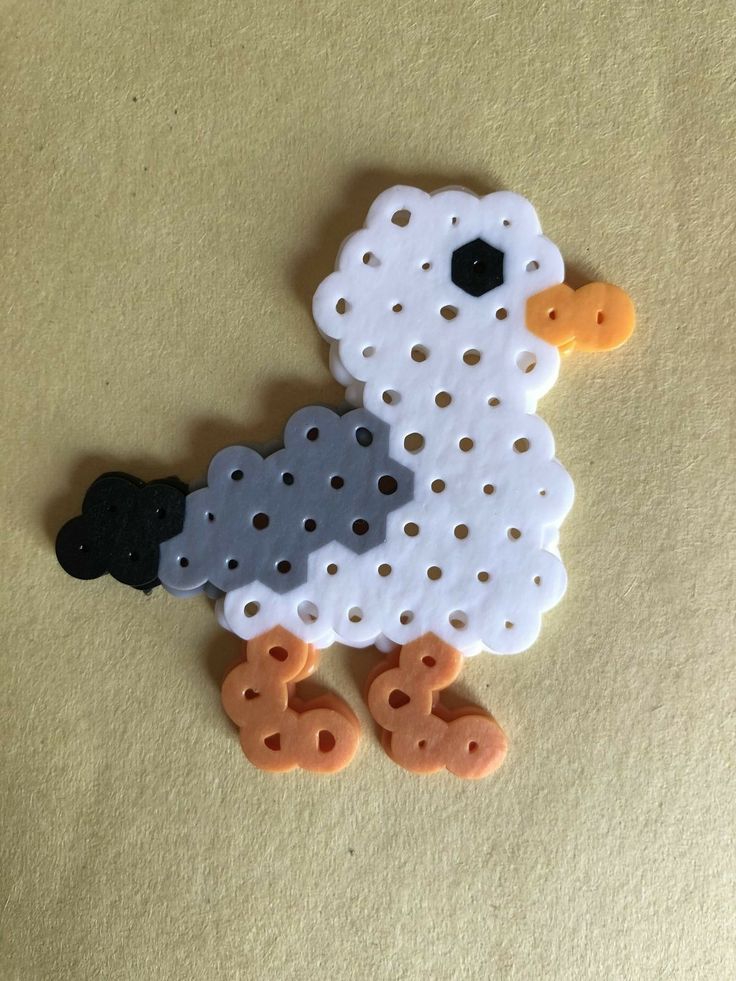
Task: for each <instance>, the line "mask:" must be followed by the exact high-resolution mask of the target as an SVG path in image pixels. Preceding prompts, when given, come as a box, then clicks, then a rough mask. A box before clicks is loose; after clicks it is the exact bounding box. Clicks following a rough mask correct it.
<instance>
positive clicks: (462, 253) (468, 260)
mask: <svg viewBox="0 0 736 981" xmlns="http://www.w3.org/2000/svg"><path fill="white" fill-rule="evenodd" d="M451 272H452V281H453V283H454V284H455V286H458V287H460V289H461V290H464V291H465V292H466V293H470V295H471V296H483V294H484V293H489V292H490V291H491V290H495V289H496V287H497V286H500V285H501V284H502V283H503V252H501V251H500V250H499V249H496V248H494V247H493V246H492V245H489V244H488V242H484V241H483V239H482V238H476V239H474V240H473V241H472V242H468V243H467V244H466V245H461V246H460V248H459V249H455V251H454V252H453V253H452V270H451Z"/></svg>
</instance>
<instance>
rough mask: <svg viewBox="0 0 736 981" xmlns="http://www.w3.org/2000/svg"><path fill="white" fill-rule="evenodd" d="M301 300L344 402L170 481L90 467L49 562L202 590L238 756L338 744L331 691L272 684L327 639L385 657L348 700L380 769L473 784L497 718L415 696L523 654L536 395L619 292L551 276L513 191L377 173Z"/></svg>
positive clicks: (591, 342) (549, 569)
mask: <svg viewBox="0 0 736 981" xmlns="http://www.w3.org/2000/svg"><path fill="white" fill-rule="evenodd" d="M313 312H314V319H315V322H316V324H317V327H318V329H319V331H320V333H321V334H322V336H323V337H324V338H325V339H326V340H327V341H328V343H329V344H330V367H331V370H332V373H333V375H334V376H335V378H336V379H337V380H338V381H339V382H340V383H341V384H343V385H344V386H345V390H346V396H347V400H348V402H349V403H351V404H352V405H354V406H355V408H354V409H351V410H349V411H347V412H344V413H343V414H339V413H337V412H333V411H331V410H330V409H327V408H324V407H315V406H313V407H309V408H305V409H301V410H300V411H298V412H297V413H296V414H295V415H294V416H292V418H291V419H290V420H289V422H288V423H287V425H286V429H285V433H284V438H283V448H282V449H279V450H277V451H276V452H273V453H270V454H269V455H263V454H261V453H259V452H257V451H256V450H255V449H253V448H248V447H244V446H230V447H228V448H226V449H224V450H221V451H220V452H219V453H218V454H217V455H216V456H215V457H214V459H213V460H212V462H211V464H210V467H209V470H208V473H207V475H206V480H204V481H200V482H199V483H198V484H196V485H194V486H196V488H197V489H192V490H191V491H190V492H189V493H187V486H186V485H185V484H184V483H182V482H181V481H179V480H177V479H176V478H166V479H165V480H162V481H155V482H151V483H148V484H144V483H143V482H142V481H139V480H137V479H136V478H134V477H131V476H129V475H125V474H117V473H116V474H105V475H103V476H102V477H100V478H98V480H96V481H95V482H94V483H93V484H92V486H91V487H90V489H89V491H88V492H87V495H86V497H85V500H84V503H83V505H82V513H81V515H79V516H78V517H76V518H73V519H72V520H71V521H70V522H68V523H67V524H66V525H65V526H64V528H62V530H61V531H60V532H59V535H58V538H57V555H58V558H59V561H60V563H61V565H62V566H63V567H64V569H65V570H66V571H67V572H69V573H70V574H71V575H73V576H76V577H77V578H80V579H91V578H96V577H98V576H101V575H103V574H104V573H106V572H109V573H110V574H111V575H112V576H113V577H114V578H115V579H117V580H118V581H120V582H122V583H126V584H128V585H131V586H134V587H136V588H138V589H143V590H150V589H151V588H153V587H154V586H155V585H157V584H158V583H159V582H160V583H162V584H163V586H164V588H165V589H166V590H168V591H169V592H170V593H173V594H174V595H177V596H191V595H195V594H198V593H200V592H205V593H206V594H207V595H209V596H211V597H213V598H215V600H216V613H217V616H218V619H219V622H220V623H221V624H222V626H223V627H225V628H226V629H227V630H230V631H232V632H233V633H235V634H237V635H238V636H239V637H241V638H243V640H244V641H245V642H246V643H245V651H244V661H243V663H242V664H241V665H240V666H239V667H236V668H234V669H233V671H232V672H231V673H230V674H229V675H228V676H227V678H226V680H225V683H224V685H223V703H224V707H225V710H226V712H227V713H228V715H229V716H230V717H231V719H232V720H233V721H234V722H235V723H236V724H237V725H238V727H239V728H240V733H241V742H242V746H243V750H244V752H245V754H246V755H247V756H248V758H249V759H250V760H251V762H253V763H254V764H255V765H256V766H258V767H261V768H262V769H266V770H274V771H283V770H289V769H292V768H294V767H303V768H305V769H309V770H314V771H320V772H334V771H335V770H338V769H340V768H342V767H343V766H345V765H346V764H347V763H348V762H349V761H350V760H351V759H352V757H353V755H354V752H355V749H356V746H357V741H358V723H357V720H356V718H355V716H354V715H353V713H352V712H351V710H350V709H349V708H348V707H347V705H345V703H344V702H342V701H341V700H340V699H338V698H337V697H336V696H329V697H326V698H323V699H320V700H317V701H316V702H314V701H313V702H311V703H302V702H300V701H299V700H298V698H297V696H296V693H295V685H296V683H297V682H298V681H299V680H301V679H302V678H304V677H306V676H307V675H308V674H309V673H311V671H313V670H314V667H315V666H316V663H317V652H318V651H319V650H321V649H324V648H325V647H328V646H329V645H330V644H332V643H334V642H335V641H339V642H341V643H343V644H346V645H348V646H350V647H367V646H369V645H375V646H376V647H377V648H378V649H379V650H380V651H382V652H383V653H385V654H386V655H387V659H386V661H385V662H384V663H383V664H381V665H380V666H379V667H378V668H377V669H376V671H374V672H373V674H372V676H371V678H370V680H369V685H368V689H367V693H366V697H367V702H368V707H369V709H370V712H371V714H372V715H373V717H374V719H375V720H376V722H377V724H378V726H379V727H380V730H381V732H382V734H383V735H382V741H383V745H384V747H385V749H386V751H387V753H388V754H389V756H390V757H391V758H392V759H393V760H394V761H395V762H396V763H398V764H399V765H401V766H404V767H406V768H407V769H410V770H413V771H415V772H418V773H430V772H435V771H437V770H443V769H447V770H449V771H450V772H452V773H454V774H456V775H458V776H461V777H471V778H478V777H482V776H485V775H486V774H488V773H490V772H491V771H492V770H494V769H496V768H497V767H498V766H499V765H500V763H501V762H502V761H503V758H504V755H505V753H506V739H505V737H504V735H503V732H502V730H501V728H500V727H499V726H498V724H497V723H496V722H495V720H493V718H492V717H491V716H490V715H488V713H487V712H485V711H484V710H482V709H480V708H475V707H470V706H468V707H464V708H460V709H454V710H452V711H450V710H448V709H446V708H444V707H443V706H442V704H441V702H440V701H439V693H440V691H441V690H442V689H444V688H446V687H447V686H448V685H450V683H451V682H452V681H453V680H454V679H455V677H456V676H457V675H458V673H459V672H460V669H461V665H462V659H463V656H469V655H473V654H477V653H478V652H479V651H481V650H488V651H491V652H492V653H495V654H513V653H516V652H519V651H522V650H525V649H526V648H527V647H529V646H530V645H531V644H532V643H533V642H534V640H535V639H536V637H537V635H538V633H539V629H540V625H541V618H542V614H543V613H544V612H545V611H546V610H549V609H550V608H551V607H552V606H554V605H555V604H556V603H557V602H559V600H560V599H561V597H562V595H563V593H564V591H565V585H566V576H565V569H564V566H563V564H562V561H561V558H560V553H559V548H558V545H559V531H560V526H561V524H562V522H563V520H564V518H565V516H566V515H567V513H568V511H569V510H570V507H571V505H572V501H573V484H572V480H571V479H570V476H569V475H568V474H567V472H566V471H565V470H564V468H563V467H562V465H561V464H560V463H559V462H558V461H557V459H556V458H555V445H554V440H553V438H552V433H551V432H550V430H549V428H548V427H547V425H546V424H545V423H544V422H543V421H542V420H541V418H540V417H539V416H537V415H536V407H537V402H538V400H539V399H540V398H541V396H542V395H544V394H545V393H546V392H547V391H549V389H550V388H551V387H552V385H553V384H554V382H555V380H556V378H557V374H558V370H559V366H560V355H561V354H569V353H570V352H572V351H574V350H575V351H606V350H610V349H613V348H615V347H617V346H619V345H620V344H623V343H624V341H626V340H627V338H628V337H629V335H630V334H631V332H632V330H633V328H634V309H633V305H632V303H631V300H630V299H629V297H628V296H627V295H626V294H625V293H624V292H623V291H622V290H620V289H618V288H617V287H615V286H611V285H609V284H604V283H592V284H589V285H587V286H584V287H582V288H580V289H578V290H576V291H574V290H572V289H571V288H570V287H569V286H567V285H565V284H564V266H563V261H562V257H561V255H560V253H559V251H558V249H557V248H556V246H555V245H553V243H552V242H551V241H550V240H549V239H547V238H545V237H544V236H543V235H542V232H541V227H540V225H539V221H538V219H537V215H536V213H535V211H534V209H533V208H532V206H531V205H530V204H529V202H528V201H526V200H525V199H524V198H523V197H520V196H519V195H517V194H512V193H508V192H499V193H495V194H488V195H486V196H484V197H477V196H476V195H474V194H472V193H470V192H469V191H465V190H461V189H447V190H442V191H438V192H436V193H434V194H427V193H425V192H423V191H420V190H418V189H416V188H412V187H393V188H391V189H389V190H387V191H385V192H384V193H383V194H381V195H380V196H379V197H378V198H377V200H376V201H375V202H374V204H373V206H372V207H371V209H370V211H369V214H368V217H367V220H366V224H365V227H364V228H362V229H361V230H360V231H358V232H356V233H355V234H353V235H351V236H350V237H349V238H348V239H347V240H346V242H345V243H344V244H343V246H342V248H341V250H340V254H339V257H338V262H337V269H336V271H335V272H334V273H333V274H332V275H330V276H328V278H327V279H326V280H325V281H324V282H323V283H322V284H321V285H320V286H319V288H318V290H317V292H316V295H315V297H314V304H313Z"/></svg>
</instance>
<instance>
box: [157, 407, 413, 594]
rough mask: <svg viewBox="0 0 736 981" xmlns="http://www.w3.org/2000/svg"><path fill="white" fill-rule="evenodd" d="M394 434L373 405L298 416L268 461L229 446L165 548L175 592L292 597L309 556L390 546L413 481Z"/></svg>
mask: <svg viewBox="0 0 736 981" xmlns="http://www.w3.org/2000/svg"><path fill="white" fill-rule="evenodd" d="M388 439H389V428H388V426H387V425H386V423H385V422H382V421H381V420H379V419H377V418H376V417H375V416H374V415H372V414H371V413H370V412H368V411H367V410H366V409H354V410H352V411H350V412H347V413H346V414H345V415H342V416H340V415H338V414H337V413H335V412H333V411H332V410H330V409H327V408H324V407H322V406H308V407H307V408H304V409H300V410H299V411H298V412H296V413H295V414H294V415H293V416H292V417H291V419H290V420H289V421H288V423H287V424H286V429H285V431H284V446H283V448H282V449H279V450H277V451H276V452H274V453H272V454H271V455H270V456H267V457H265V458H264V457H263V456H261V454H260V453H257V452H256V451H255V450H253V449H249V448H247V447H244V446H228V447H227V448H226V449H224V450H221V451H220V452H219V453H217V454H216V456H215V457H214V458H213V460H212V462H211V463H210V467H209V471H208V474H207V485H206V486H205V487H202V488H201V489H200V490H196V491H194V492H192V493H191V494H189V495H188V497H187V499H186V514H185V518H184V529H183V531H182V532H181V534H180V535H177V536H176V538H172V539H170V540H169V541H167V542H165V543H164V544H163V545H162V546H161V560H160V563H159V578H160V579H161V581H162V582H163V583H164V585H165V586H166V587H167V588H168V589H170V590H172V591H177V592H180V591H186V592H188V591H191V590H198V589H199V588H200V587H202V586H204V585H206V584H210V585H211V586H213V587H215V588H216V589H218V590H222V591H223V592H229V591H230V590H232V589H238V588H240V587H241V586H246V585H248V584H249V583H253V582H258V581H260V582H262V583H264V584H265V585H267V586H269V587H270V588H271V589H273V590H274V591H276V592H278V593H285V592H287V591H288V590H290V589H293V588H295V587H296V586H299V585H301V584H302V583H304V582H305V581H306V579H307V560H308V558H309V555H310V554H311V553H312V552H314V551H316V549H318V548H321V547H322V546H323V545H326V544H328V543H329V542H333V541H338V542H340V543H341V544H343V545H345V546H346V547H347V548H349V549H351V550H352V551H353V552H357V553H363V552H367V551H368V550H369V549H371V548H374V547H375V546H376V545H378V544H380V543H381V542H383V541H384V539H385V536H386V518H387V516H388V515H389V514H390V512H391V511H393V510H394V509H395V508H397V507H400V506H401V505H403V504H406V502H407V501H410V500H412V497H413V490H414V475H413V473H412V472H411V471H410V470H408V469H407V468H406V467H404V466H402V465H401V464H399V463H397V462H396V461H395V460H392V459H391V458H390V456H389V450H388Z"/></svg>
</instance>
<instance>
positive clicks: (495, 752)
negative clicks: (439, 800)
mask: <svg viewBox="0 0 736 981" xmlns="http://www.w3.org/2000/svg"><path fill="white" fill-rule="evenodd" d="M462 661H463V655H462V654H461V653H460V652H459V651H456V650H455V649H454V648H453V647H450V646H449V644H445V643H444V641H442V640H440V639H439V637H436V636H435V635H434V634H425V635H424V636H423V637H420V638H419V639H418V640H415V641H413V642H412V643H411V644H407V645H406V646H405V647H402V648H401V650H400V651H399V653H398V654H392V655H391V656H390V657H389V658H387V659H386V660H385V661H383V662H382V663H381V664H379V665H378V667H377V668H376V670H375V671H374V672H373V673H372V675H371V677H370V678H369V679H368V686H367V702H368V708H369V709H370V712H371V715H372V716H373V718H374V719H375V720H376V722H377V723H378V725H379V726H380V727H381V729H382V730H383V731H382V743H383V747H384V749H385V750H386V752H387V753H388V755H389V756H390V757H391V759H392V760H393V761H394V762H395V763H398V764H399V766H403V767H405V769H407V770H411V771H413V772H414V773H436V772H437V771H438V770H443V769H447V770H449V771H450V772H451V773H454V774H455V775H456V776H458V777H465V778H467V779H471V780H479V779H480V778H481V777H485V776H488V774H489V773H492V772H493V771H494V770H497V769H498V767H499V766H500V765H501V764H502V763H503V761H504V758H505V756H506V749H507V741H506V736H505V735H504V732H503V730H502V729H501V727H500V726H499V725H498V723H497V722H496V721H495V720H494V719H493V718H492V717H491V716H490V715H488V714H487V713H485V712H484V711H483V710H482V709H480V708H477V707H476V706H470V705H468V706H463V707H462V708H459V709H452V710H450V709H447V708H446V707H445V706H443V705H441V704H440V702H439V693H440V691H441V690H442V689H443V688H447V686H448V685H450V684H451V683H452V682H453V681H454V680H455V679H456V678H457V676H458V675H459V674H460V670H461V668H462Z"/></svg>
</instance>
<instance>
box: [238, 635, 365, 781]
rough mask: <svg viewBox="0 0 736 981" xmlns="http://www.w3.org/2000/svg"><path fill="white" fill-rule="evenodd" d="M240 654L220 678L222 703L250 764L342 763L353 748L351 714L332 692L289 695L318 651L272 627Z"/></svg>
mask: <svg viewBox="0 0 736 981" xmlns="http://www.w3.org/2000/svg"><path fill="white" fill-rule="evenodd" d="M245 658H246V659H245V661H243V662H242V663H241V664H239V665H237V667H235V668H233V669H232V671H230V673H229V674H228V675H227V677H226V678H225V681H224V682H223V685H222V704H223V707H224V709H225V712H226V713H227V714H228V716H229V717H230V718H231V719H232V720H233V722H234V723H235V724H236V725H237V726H238V727H239V728H240V745H241V746H242V748H243V752H244V753H245V755H246V756H247V757H248V759H249V760H250V761H251V763H253V765H254V766H257V767H258V768H259V769H261V770H270V771H271V772H278V773H283V772H286V771H287V770H293V769H295V768H296V767H301V768H302V769H304V770H311V771H312V772H314V773H335V772H337V771H338V770H342V769H343V768H344V767H346V766H347V765H348V763H350V761H351V760H352V758H353V756H354V755H355V752H356V750H357V748H358V739H359V735H360V726H359V724H358V720H357V718H356V717H355V715H354V714H353V713H352V712H351V711H350V709H349V708H348V706H347V705H346V704H345V703H344V702H343V701H342V700H341V699H339V698H337V697H336V696H335V695H322V696H320V697H319V698H313V699H310V700H309V701H307V702H304V701H302V700H300V699H298V698H296V697H295V695H294V688H295V686H296V683H297V682H298V681H301V680H303V679H304V678H306V677H308V676H309V675H310V674H312V672H313V671H314V670H315V668H316V667H317V663H318V660H319V652H318V651H316V650H315V649H314V648H313V647H312V646H311V645H310V644H307V643H306V642H305V641H303V640H300V639H299V638H298V637H295V636H294V635H293V634H290V633H289V632H288V631H287V630H284V629H283V628H282V627H276V628H274V629H273V630H269V631H268V632H267V633H265V634H261V636H260V637H255V638H254V639H253V640H250V641H248V643H247V644H245Z"/></svg>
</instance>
